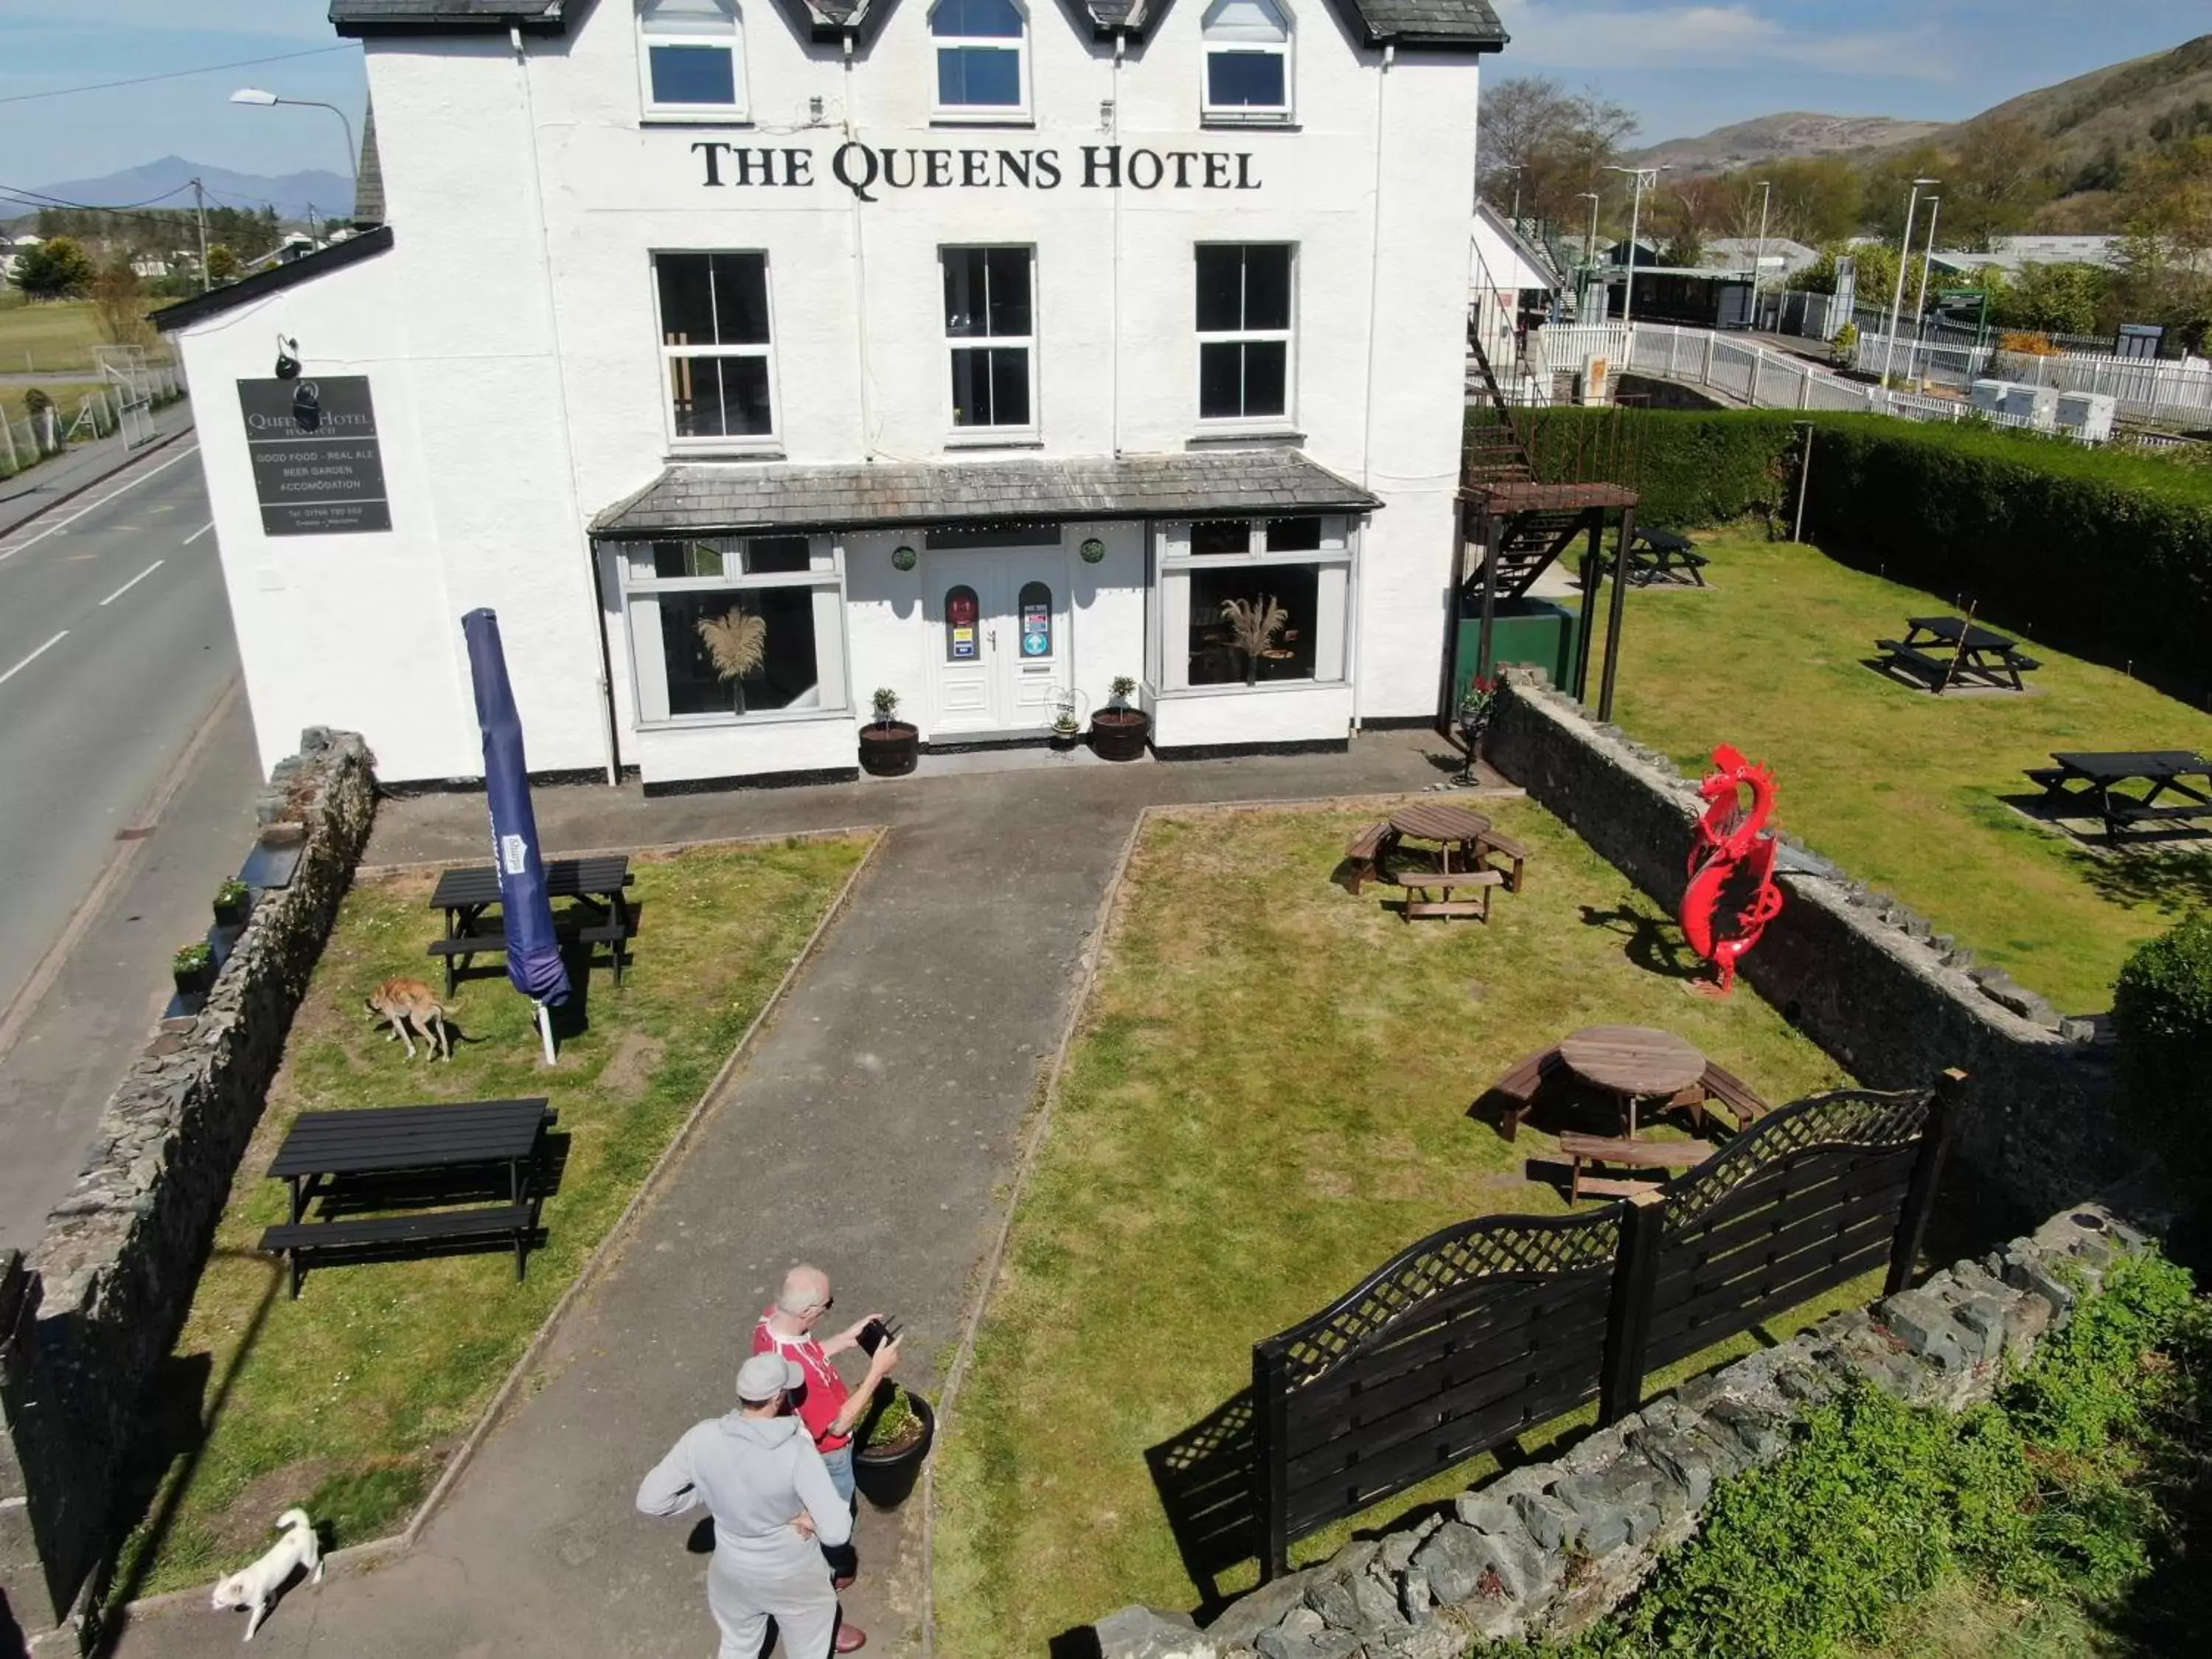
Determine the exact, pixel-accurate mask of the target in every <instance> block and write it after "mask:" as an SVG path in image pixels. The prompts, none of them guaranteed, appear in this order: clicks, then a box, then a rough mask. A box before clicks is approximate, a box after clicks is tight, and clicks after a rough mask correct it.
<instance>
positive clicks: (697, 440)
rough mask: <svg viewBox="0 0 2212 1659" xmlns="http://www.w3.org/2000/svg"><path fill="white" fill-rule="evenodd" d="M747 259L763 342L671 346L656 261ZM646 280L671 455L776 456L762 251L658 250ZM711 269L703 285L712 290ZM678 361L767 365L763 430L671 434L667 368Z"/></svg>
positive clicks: (778, 405)
mask: <svg viewBox="0 0 2212 1659" xmlns="http://www.w3.org/2000/svg"><path fill="white" fill-rule="evenodd" d="M665 258H677V259H682V258H705V259H708V260H712V259H714V258H749V259H758V260H759V261H760V262H761V305H762V309H763V311H764V312H765V313H766V314H767V317H768V338H767V339H766V340H764V341H763V342H761V343H758V344H757V345H756V344H732V345H723V344H720V343H708V344H707V345H703V346H689V345H686V346H675V345H671V344H669V343H668V326H667V323H666V321H665V319H664V318H663V317H662V315H661V309H660V262H661V260H663V259H665ZM646 270H647V281H648V282H649V283H651V285H652V289H653V343H654V345H655V347H656V349H657V350H658V352H659V356H658V359H657V362H658V368H659V376H660V387H659V393H660V419H661V427H662V431H663V434H664V435H665V437H666V439H667V441H668V453H670V454H671V455H702V454H721V455H781V453H783V390H782V387H781V386H779V385H778V384H777V381H776V361H775V337H776V326H775V269H774V262H773V261H771V260H770V259H769V255H768V250H767V249H766V248H749V247H661V248H653V249H651V250H649V251H648V252H647V254H646ZM713 286H714V278H713V267H712V266H711V265H709V267H708V291H709V292H711V291H712V290H713ZM679 357H758V358H761V359H762V360H763V362H765V363H766V365H767V375H768V430H767V431H765V432H740V433H720V434H714V435H706V436H691V437H686V436H684V435H681V434H679V433H678V431H677V430H676V397H675V393H674V392H673V390H672V389H671V384H670V368H669V366H670V364H671V362H674V361H675V360H676V359H677V358H679Z"/></svg>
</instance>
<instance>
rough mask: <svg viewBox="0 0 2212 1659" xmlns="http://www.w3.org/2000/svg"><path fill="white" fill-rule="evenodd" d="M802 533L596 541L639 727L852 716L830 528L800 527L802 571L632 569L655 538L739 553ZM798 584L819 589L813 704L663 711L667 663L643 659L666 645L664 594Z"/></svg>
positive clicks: (837, 547)
mask: <svg viewBox="0 0 2212 1659" xmlns="http://www.w3.org/2000/svg"><path fill="white" fill-rule="evenodd" d="M801 534H803V532H786V533H784V534H765V535H758V536H659V537H654V538H649V539H639V540H629V539H625V540H622V541H605V542H602V543H600V544H599V545H600V546H601V547H602V548H603V549H605V551H606V555H607V558H608V561H609V563H610V566H611V572H612V585H613V590H614V599H615V608H616V610H617V611H618V612H619V614H620V617H621V621H622V631H623V648H624V649H625V650H626V651H627V653H629V654H628V659H627V661H628V665H629V692H630V696H629V702H630V714H631V717H632V719H633V720H635V723H636V724H635V729H636V730H638V731H640V732H668V731H687V730H697V729H700V728H702V727H705V728H709V729H711V728H714V727H719V726H772V725H777V724H783V723H788V722H791V721H794V720H851V719H852V718H853V692H852V685H851V653H850V651H849V650H848V647H847V643H846V638H845V631H846V596H845V550H844V547H843V545H842V544H841V543H840V542H839V541H838V539H837V538H836V537H834V536H830V535H822V534H804V535H803V538H804V539H805V543H806V546H807V567H808V568H806V569H805V570H790V571H774V572H769V573H765V574H760V575H751V574H738V575H736V576H732V575H728V574H723V575H720V576H659V575H653V576H647V575H640V574H637V573H636V572H635V570H634V569H633V568H632V558H633V556H637V555H642V556H643V557H644V558H645V559H646V560H647V562H650V561H651V560H652V558H653V550H654V548H655V547H656V546H657V545H658V544H660V543H664V542H669V541H676V542H681V543H684V544H696V545H714V546H716V547H718V548H720V549H721V550H723V551H724V552H725V555H726V554H727V553H728V552H730V551H733V550H734V551H737V552H738V555H739V556H740V557H741V558H742V557H743V556H744V547H745V544H747V543H750V542H755V541H782V540H786V539H789V538H792V537H793V536H794V535H801ZM776 587H803V588H809V589H811V590H813V592H815V594H816V601H817V602H816V605H815V608H814V624H815V626H814V669H815V686H816V688H817V691H818V692H819V694H820V695H819V696H818V697H817V702H816V703H815V705H814V706H813V707H811V708H762V709H749V710H747V711H746V712H745V713H744V714H738V713H737V712H736V711H735V710H734V709H732V710H730V711H729V712H727V713H722V712H720V711H718V712H716V713H714V714H670V713H669V712H668V708H667V704H668V687H667V669H666V666H665V658H659V659H656V662H655V666H654V669H653V671H652V672H650V673H648V672H647V670H646V668H645V666H644V665H643V664H642V660H641V659H643V658H644V656H645V653H646V650H647V648H650V649H651V650H652V651H653V652H656V653H665V651H666V650H667V641H666V638H665V635H664V634H663V633H662V631H661V630H662V629H663V628H664V627H665V620H664V618H663V617H662V615H661V611H660V604H659V601H660V599H661V596H662V595H664V594H687V593H715V592H726V593H731V594H738V593H743V592H762V591H763V590H765V589H769V588H776ZM824 595H826V596H828V598H829V601H830V609H831V610H832V611H834V614H835V617H836V625H835V626H834V627H831V626H825V611H824V608H823V605H822V604H821V602H820V601H821V599H822V597H823V596H824ZM647 612H649V613H650V617H651V623H650V632H651V634H652V638H651V639H650V640H647V639H644V638H643V636H642V633H641V629H640V625H639V621H640V617H641V613H647ZM656 689H657V692H658V696H657V698H654V699H652V701H654V702H657V704H658V707H657V708H648V707H647V703H648V701H649V699H648V696H647V693H648V691H649V690H656Z"/></svg>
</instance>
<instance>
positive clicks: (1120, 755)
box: [1091, 708, 1152, 761]
mask: <svg viewBox="0 0 2212 1659" xmlns="http://www.w3.org/2000/svg"><path fill="white" fill-rule="evenodd" d="M1151 736H1152V716H1151V715H1150V714H1146V712H1145V711H1144V710H1143V709H1141V708H1102V709H1100V710H1099V711H1098V712H1097V714H1093V715H1092V716H1091V750H1092V751H1093V752H1094V753H1096V754H1097V757H1098V758H1099V759H1100V760H1109V761H1133V760H1142V759H1143V758H1144V755H1145V740H1146V738H1149V737H1151Z"/></svg>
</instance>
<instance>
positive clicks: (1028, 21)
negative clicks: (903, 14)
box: [922, 0, 1036, 126]
mask: <svg viewBox="0 0 2212 1659" xmlns="http://www.w3.org/2000/svg"><path fill="white" fill-rule="evenodd" d="M943 3H944V0H937V3H936V4H933V5H932V6H931V7H930V8H929V10H928V13H927V15H925V16H924V18H923V20H922V21H923V25H924V27H927V29H928V31H929V115H930V121H931V124H932V125H939V126H1030V125H1035V122H1036V117H1035V116H1034V114H1033V113H1032V112H1031V106H1032V105H1033V103H1034V101H1035V93H1034V90H1033V88H1032V84H1031V68H1032V66H1031V64H1030V33H1031V30H1032V27H1033V26H1034V23H1035V21H1036V20H1035V19H1033V18H1032V17H1031V16H1030V9H1029V7H1028V6H1026V5H1025V4H1024V3H1023V0H1006V3H1007V4H1008V5H1009V6H1012V8H1013V10H1014V15H1016V16H1018V17H1019V18H1020V19H1021V21H1022V29H1021V33H1019V34H1013V35H1006V34H939V33H938V32H937V13H938V10H939V6H941V5H942V4H943ZM963 48H964V49H967V50H971V51H986V52H1012V53H1013V54H1014V82H1015V85H1016V87H1017V88H1018V91H1019V96H1018V97H1017V98H1016V99H1015V100H1014V101H1013V102H1012V103H1011V104H948V103H946V102H945V100H944V99H943V98H942V97H941V96H940V94H941V93H942V91H943V89H944V84H945V82H944V80H943V77H942V75H941V72H940V70H939V54H940V53H942V52H946V51H958V50H961V49H963Z"/></svg>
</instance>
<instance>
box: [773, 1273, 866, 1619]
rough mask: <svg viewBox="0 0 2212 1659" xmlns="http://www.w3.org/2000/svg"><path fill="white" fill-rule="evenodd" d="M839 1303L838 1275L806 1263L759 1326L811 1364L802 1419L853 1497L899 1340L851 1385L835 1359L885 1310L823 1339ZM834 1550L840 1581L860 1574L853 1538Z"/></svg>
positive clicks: (786, 1352) (832, 1474)
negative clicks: (860, 1430) (860, 1433)
mask: <svg viewBox="0 0 2212 1659" xmlns="http://www.w3.org/2000/svg"><path fill="white" fill-rule="evenodd" d="M835 1304H836V1298H835V1297H833V1296H832V1295H831V1294H830V1291H829V1274H827V1273H823V1271H822V1269H821V1268H819V1267H812V1266H810V1265H808V1264H806V1263H805V1262H802V1263H800V1264H799V1266H798V1267H793V1269H792V1270H791V1271H790V1272H789V1273H786V1274H785V1275H784V1279H783V1289H782V1290H781V1291H780V1292H779V1293H778V1294H777V1296H776V1298H775V1302H774V1303H772V1304H769V1306H768V1307H767V1308H765V1309H763V1310H762V1312H761V1316H760V1322H759V1323H757V1325H755V1326H754V1327H753V1352H755V1353H767V1352H771V1351H773V1352H779V1353H781V1354H782V1355H783V1357H784V1358H787V1359H789V1360H793V1361H794V1362H796V1363H797V1364H798V1365H799V1369H800V1370H803V1371H805V1374H806V1385H805V1389H803V1390H801V1391H800V1392H799V1395H797V1396H796V1398H795V1403H796V1404H797V1407H798V1409H799V1420H800V1421H801V1422H803V1423H804V1424H805V1425H806V1431H807V1432H808V1433H809V1434H811V1435H812V1436H813V1437H814V1446H815V1449H816V1450H817V1451H819V1452H820V1453H821V1454H822V1462H823V1464H824V1465H825V1466H826V1467H827V1468H828V1469H829V1481H830V1484H831V1485H832V1486H836V1489H837V1495H838V1496H839V1497H840V1498H843V1499H844V1500H845V1502H846V1503H847V1504H851V1503H852V1501H853V1430H854V1427H855V1426H856V1425H858V1424H859V1422H860V1419H861V1418H862V1417H864V1416H866V1414H867V1410H868V1405H869V1402H870V1401H872V1400H873V1399H874V1397H875V1393H876V1387H877V1385H878V1383H881V1382H882V1381H883V1380H884V1378H885V1377H887V1376H890V1374H891V1368H892V1367H893V1366H894V1365H896V1364H898V1354H899V1345H898V1342H897V1341H896V1339H894V1340H891V1341H889V1342H884V1343H881V1344H878V1346H877V1348H876V1351H875V1352H874V1353H872V1354H871V1355H870V1356H869V1358H868V1374H867V1376H866V1379H865V1380H864V1381H863V1382H862V1383H861V1384H860V1387H859V1388H857V1389H847V1387H846V1386H845V1379H844V1378H843V1377H842V1376H840V1375H839V1374H838V1370H837V1368H836V1366H835V1365H833V1364H830V1363H829V1362H830V1360H831V1359H832V1358H834V1357H835V1356H836V1355H838V1354H841V1353H843V1352H846V1351H847V1350H848V1349H850V1348H857V1347H859V1346H860V1332H861V1330H862V1329H863V1328H865V1327H866V1325H867V1323H868V1322H869V1320H872V1319H878V1318H880V1317H881V1316H880V1315H878V1314H869V1315H867V1316H866V1317H864V1318H861V1319H859V1320H856V1321H855V1322H854V1323H853V1324H851V1325H850V1326H848V1327H847V1328H845V1329H844V1330H842V1331H839V1332H838V1333H836V1334H835V1335H834V1336H831V1337H829V1339H827V1340H817V1338H816V1336H815V1334H814V1333H815V1331H816V1329H817V1328H818V1327H819V1326H820V1325H821V1323H822V1322H823V1318H824V1317H825V1316H827V1315H828V1314H829V1310H830V1308H831V1307H832V1306H834V1305H835ZM829 1556H830V1560H829V1564H830V1567H831V1569H832V1571H834V1573H835V1574H836V1587H837V1588H838V1589H844V1588H845V1587H846V1586H847V1585H848V1584H850V1583H852V1582H853V1565H854V1559H853V1555H852V1552H851V1548H850V1547H849V1546H848V1547H846V1548H845V1549H843V1550H841V1551H837V1552H834V1553H829ZM848 1632H849V1633H850V1634H852V1635H854V1636H857V1635H859V1634H860V1632H857V1631H854V1630H852V1627H851V1626H845V1627H844V1629H843V1630H842V1631H840V1632H839V1636H838V1648H837V1651H838V1652H840V1653H848V1652H850V1651H852V1648H848V1647H847V1646H846V1645H845V1638H846V1635H847V1633H848ZM859 1645H860V1643H859V1642H854V1644H852V1646H853V1648H857V1647H858V1646H859Z"/></svg>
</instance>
